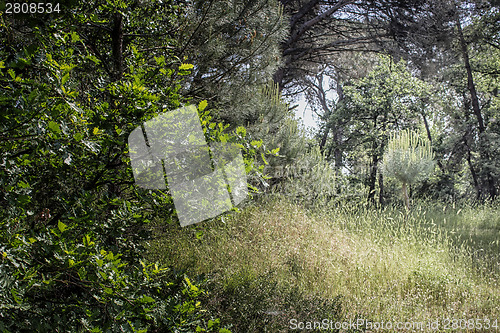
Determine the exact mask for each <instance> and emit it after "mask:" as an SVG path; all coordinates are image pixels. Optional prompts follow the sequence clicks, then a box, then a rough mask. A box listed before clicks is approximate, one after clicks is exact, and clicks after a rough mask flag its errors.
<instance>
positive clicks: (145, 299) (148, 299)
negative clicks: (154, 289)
mask: <svg viewBox="0 0 500 333" xmlns="http://www.w3.org/2000/svg"><path fill="white" fill-rule="evenodd" d="M139 302H141V303H153V302H155V300H154V299H153V298H152V297H150V296H146V295H144V296H142V297H141V298H139Z"/></svg>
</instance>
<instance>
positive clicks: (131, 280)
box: [0, 1, 224, 332]
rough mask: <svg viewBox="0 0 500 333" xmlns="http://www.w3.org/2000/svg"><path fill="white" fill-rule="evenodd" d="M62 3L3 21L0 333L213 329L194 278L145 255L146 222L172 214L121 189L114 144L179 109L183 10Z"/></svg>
mask: <svg viewBox="0 0 500 333" xmlns="http://www.w3.org/2000/svg"><path fill="white" fill-rule="evenodd" d="M64 8H65V10H64V11H61V15H57V16H48V17H45V16H44V17H41V16H36V15H35V16H33V17H32V18H31V19H26V20H24V19H18V18H17V17H2V21H1V29H2V44H1V45H2V46H1V47H0V60H1V61H0V65H1V66H0V81H1V87H0V97H1V98H0V105H1V113H0V119H1V123H0V149H1V151H2V157H1V160H0V184H1V190H0V207H1V210H0V244H1V247H0V254H1V263H0V264H1V269H0V275H1V276H0V298H1V304H2V306H1V307H0V325H1V326H0V328H1V329H2V330H3V331H5V332H33V331H40V332H44V331H72V332H78V331H93V332H101V331H103V332H116V331H130V332H146V331H162V332H164V331H179V332H181V331H194V330H196V329H198V330H199V331H203V330H206V331H217V330H219V328H220V327H219V326H220V325H218V324H217V325H215V324H214V323H213V322H212V321H211V319H213V318H210V317H209V315H208V314H206V313H205V312H203V311H202V309H201V303H200V296H201V294H202V293H204V291H203V290H202V289H201V288H200V287H199V282H196V283H191V282H190V280H189V278H188V277H187V276H184V275H183V274H182V272H179V271H176V270H175V269H174V268H173V267H170V268H165V267H158V266H157V265H156V264H154V263H152V262H148V261H147V260H145V259H144V258H143V253H144V251H143V250H144V248H143V246H144V242H145V241H146V240H147V239H149V237H150V231H149V227H148V224H149V223H150V221H151V220H153V219H155V218H161V219H162V220H163V221H165V223H169V222H172V221H174V220H175V215H174V207H173V203H172V199H171V197H170V195H169V193H168V192H167V191H159V190H158V191H152V190H142V189H138V188H136V187H135V186H134V185H133V184H134V182H133V177H132V172H131V169H130V165H129V158H128V151H127V146H126V141H127V140H126V138H127V135H128V134H129V133H130V132H131V131H132V130H133V129H134V128H135V127H136V126H138V125H139V124H141V123H143V122H144V121H146V120H148V119H151V118H153V117H155V116H156V115H158V114H160V113H162V112H166V111H168V110H170V109H173V108H177V107H178V106H180V105H183V104H186V103H187V99H186V98H185V97H183V96H181V95H180V93H179V92H180V88H181V82H182V81H183V79H184V78H185V77H186V76H187V75H189V74H190V72H191V71H190V70H191V69H192V68H193V66H192V65H190V64H186V63H183V62H182V61H181V60H180V59H179V58H178V57H176V56H175V55H174V54H172V53H170V52H168V51H166V52H165V50H169V49H171V48H173V47H174V46H175V45H176V43H177V42H176V40H175V39H174V38H173V37H172V33H171V31H170V30H169V29H170V28H171V25H172V24H173V25H175V24H177V23H178V21H177V20H178V17H177V16H176V15H175V14H176V13H180V12H182V8H180V7H179V6H177V5H175V4H173V3H151V2H148V3H145V4H144V5H143V6H137V4H136V3H135V2H133V1H132V2H127V1H94V2H92V3H86V4H81V5H78V6H75V7H64ZM151 15H153V17H151ZM43 18H46V19H43ZM155 18H158V20H157V21H156V23H155V24H151V22H154V21H155ZM203 104H204V103H200V112H201V110H202V109H203V108H204V105H203ZM204 127H206V128H209V129H214V128H216V127H217V128H222V127H223V126H222V125H219V124H216V123H213V122H212V121H206V123H205V124H204ZM214 132H215V134H214V137H213V138H212V140H219V141H221V140H223V139H224V136H223V135H222V134H221V132H222V130H220V132H216V131H214ZM208 135H210V133H209V134H208ZM209 319H210V321H208V320H209ZM220 329H221V330H222V331H224V329H223V328H220Z"/></svg>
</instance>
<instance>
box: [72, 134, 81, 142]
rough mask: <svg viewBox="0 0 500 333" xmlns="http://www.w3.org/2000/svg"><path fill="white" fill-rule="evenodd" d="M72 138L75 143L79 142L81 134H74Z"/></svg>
mask: <svg viewBox="0 0 500 333" xmlns="http://www.w3.org/2000/svg"><path fill="white" fill-rule="evenodd" d="M73 138H74V139H75V140H76V141H80V140H81V139H83V134H82V133H75V134H74V135H73Z"/></svg>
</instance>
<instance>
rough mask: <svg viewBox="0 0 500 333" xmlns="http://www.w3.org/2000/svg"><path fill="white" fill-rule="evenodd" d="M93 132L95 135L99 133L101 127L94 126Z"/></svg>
mask: <svg viewBox="0 0 500 333" xmlns="http://www.w3.org/2000/svg"><path fill="white" fill-rule="evenodd" d="M92 133H94V135H97V134H99V128H97V127H94V130H93V131H92Z"/></svg>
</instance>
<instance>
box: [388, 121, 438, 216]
mask: <svg viewBox="0 0 500 333" xmlns="http://www.w3.org/2000/svg"><path fill="white" fill-rule="evenodd" d="M434 167H435V162H434V152H433V151H432V146H431V143H430V142H429V140H427V139H423V138H421V137H420V136H418V134H416V133H415V132H413V131H410V130H403V131H401V132H400V133H398V135H397V136H393V137H392V138H391V139H390V140H389V142H388V143H387V150H386V152H385V153H384V159H383V162H382V171H383V172H384V174H385V175H387V176H389V177H394V178H396V179H397V180H399V181H400V182H401V183H402V186H403V198H404V200H405V205H406V208H409V206H410V203H409V198H408V193H407V185H411V184H414V183H416V182H417V181H421V180H423V179H425V178H427V177H428V176H429V174H430V173H431V172H432V171H433V170H434Z"/></svg>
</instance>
